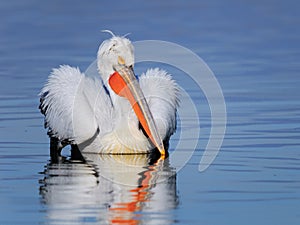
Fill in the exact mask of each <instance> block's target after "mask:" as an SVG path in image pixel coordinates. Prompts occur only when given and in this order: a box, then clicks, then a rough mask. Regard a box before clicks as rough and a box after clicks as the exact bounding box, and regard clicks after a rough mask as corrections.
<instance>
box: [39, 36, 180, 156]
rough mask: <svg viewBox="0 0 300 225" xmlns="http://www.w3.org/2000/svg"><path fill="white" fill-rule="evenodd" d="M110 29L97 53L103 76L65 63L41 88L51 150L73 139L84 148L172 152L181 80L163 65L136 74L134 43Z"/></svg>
mask: <svg viewBox="0 0 300 225" xmlns="http://www.w3.org/2000/svg"><path fill="white" fill-rule="evenodd" d="M110 33H111V32H110ZM111 35H112V37H111V38H110V39H108V40H105V41H104V42H103V43H102V44H101V45H100V47H99V50H98V53H97V68H98V72H99V76H97V77H91V76H88V75H86V74H84V73H82V72H80V70H79V69H78V68H75V67H71V66H68V65H61V66H60V67H59V68H54V69H53V70H52V72H51V74H50V75H49V77H48V81H47V82H46V84H45V85H44V87H43V88H42V90H41V92H40V94H39V95H40V110H41V112H42V114H44V116H45V128H47V129H48V135H49V136H50V153H52V154H53V151H55V152H56V153H58V154H60V151H61V149H62V148H63V147H64V146H66V145H68V144H70V145H71V146H77V147H78V148H79V150H80V151H81V152H83V153H85V152H88V153H103V154H138V153H151V152H154V151H156V152H157V150H158V151H159V152H160V154H161V156H164V155H165V154H166V153H167V149H168V143H169V139H170V137H171V135H172V134H173V133H174V132H175V130H176V111H177V107H178V93H179V89H178V85H177V84H176V82H175V81H174V80H173V79H172V77H171V75H169V74H168V73H167V72H166V71H164V70H161V69H158V68H155V69H148V70H147V71H146V73H143V74H142V75H141V76H140V77H137V76H136V75H135V73H134V70H133V68H134V48H133V45H132V43H131V42H130V40H129V39H128V38H126V37H124V36H123V37H121V36H116V35H114V34H113V33H111ZM53 149H55V150H53Z"/></svg>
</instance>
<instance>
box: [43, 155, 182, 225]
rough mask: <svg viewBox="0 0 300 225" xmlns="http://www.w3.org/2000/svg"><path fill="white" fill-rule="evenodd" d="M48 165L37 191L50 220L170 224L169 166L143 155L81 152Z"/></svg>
mask: <svg viewBox="0 0 300 225" xmlns="http://www.w3.org/2000/svg"><path fill="white" fill-rule="evenodd" d="M84 158H85V160H86V161H85V162H82V161H75V160H65V161H64V162H61V163H56V164H52V163H49V164H47V165H46V167H45V171H44V174H45V176H44V179H43V180H41V181H40V182H41V186H40V194H41V197H42V201H43V202H44V203H45V205H46V214H47V217H48V221H49V222H50V223H51V224H82V223H84V224H93V223H97V224H98V223H99V222H100V224H145V223H146V224H171V223H173V222H174V218H173V216H172V214H171V212H170V210H171V209H174V208H175V207H176V206H177V204H178V197H177V191H176V173H175V169H174V168H172V167H171V166H170V165H169V161H168V160H164V161H163V160H160V161H157V162H155V163H152V162H151V163H149V162H150V161H149V157H148V156H147V155H96V154H85V155H84Z"/></svg>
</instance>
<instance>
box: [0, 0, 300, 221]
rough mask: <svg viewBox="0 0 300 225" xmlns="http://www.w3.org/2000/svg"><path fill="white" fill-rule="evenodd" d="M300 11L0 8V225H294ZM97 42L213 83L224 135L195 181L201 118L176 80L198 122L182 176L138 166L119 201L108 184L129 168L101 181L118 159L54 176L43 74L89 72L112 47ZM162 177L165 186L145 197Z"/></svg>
mask: <svg viewBox="0 0 300 225" xmlns="http://www.w3.org/2000/svg"><path fill="white" fill-rule="evenodd" d="M298 9H299V3H298V1H292V0H287V1H278V0H274V1H271V0H263V1H238V0H229V1H215V0H213V1H179V0H178V1H156V0H154V1H147V2H142V3H141V2H140V1H131V2H126V1H118V2H115V1H109V2H100V1H95V0H94V1H43V2H41V1H37V0H28V1H16V0H10V1H2V2H0V81H1V82H0V224H59V223H62V224H106V223H108V224H109V223H111V224H114V223H115V224H118V223H127V224H138V223H142V224H299V223H300V211H299V208H300V191H299V190H300V148H299V147H300V141H299V140H300V139H299V137H300V135H299V131H300V104H299V103H300V102H299V94H300V93H299V85H300V76H299V71H300V64H299V59H300V41H299V40H300V30H299V29H298V28H299V25H300V14H299V12H298V11H299V10H298ZM103 29H110V30H112V31H113V32H115V33H116V34H119V35H124V34H127V33H129V32H130V33H131V34H130V35H129V36H128V37H129V38H130V39H131V40H132V41H138V40H147V39H155V40H165V41H170V42H175V43H177V44H180V45H182V46H185V47H187V48H189V49H191V50H192V51H194V52H195V53H197V54H198V55H199V56H200V57H201V58H202V59H203V60H204V61H205V62H206V63H207V64H208V65H209V67H210V68H211V69H212V70H213V71H214V73H215V75H216V77H217V79H218V81H219V83H220V85H221V87H222V90H223V92H224V97H225V100H226V105H227V113H228V123H227V132H226V136H225V139H224V143H223V146H222V148H221V151H220V153H219V154H218V157H217V158H216V160H215V161H214V163H213V164H212V165H211V166H210V167H209V169H208V170H206V171H205V172H203V173H200V172H199V171H198V164H199V161H200V158H201V156H202V153H203V150H204V149H205V146H206V144H207V141H208V138H209V130H210V117H209V107H208V106H207V104H206V102H205V97H204V96H203V93H201V91H199V90H197V89H196V87H195V86H193V85H194V84H193V83H189V81H186V80H185V79H181V76H180V71H176V70H175V69H172V68H170V70H171V72H172V73H173V76H174V78H175V79H176V80H177V81H178V83H179V84H180V85H181V86H183V87H185V90H186V91H187V92H188V93H189V94H190V96H191V97H192V99H193V101H194V103H195V104H196V105H197V109H198V112H199V115H200V121H201V134H200V138H199V144H198V146H197V149H196V151H195V152H194V155H193V157H192V158H191V159H190V161H189V162H188V163H187V164H186V166H185V167H184V168H183V169H182V170H180V172H179V173H177V174H176V175H175V174H174V168H173V167H172V162H169V161H166V162H164V163H161V164H162V165H157V166H151V165H149V164H148V163H147V161H145V160H146V159H143V158H134V159H131V160H129V162H130V163H131V164H132V163H134V164H135V165H136V166H135V167H133V168H134V169H133V170H128V171H125V172H126V173H127V176H128V175H130V174H133V175H132V176H130V177H132V180H128V182H132V183H130V184H131V186H126V187H122V186H119V183H118V179H117V178H118V176H119V175H118V173H119V172H120V171H122V170H124V168H131V167H127V166H126V163H125V164H124V165H123V164H122V165H121V167H116V168H115V169H116V173H113V172H110V176H111V179H110V180H106V179H102V177H101V176H99V174H98V172H99V170H100V171H104V172H105V171H110V166H111V165H112V164H113V165H116V161H117V162H120V159H114V158H110V159H103V158H101V157H100V156H99V157H94V158H93V157H92V158H89V159H88V163H86V164H83V163H82V162H79V161H78V162H77V161H73V162H70V161H66V163H63V164H61V165H53V164H49V151H48V149H49V140H48V137H47V135H46V131H45V130H44V128H43V118H42V116H41V115H40V113H39V111H38V109H37V107H38V104H39V99H38V96H37V95H38V93H39V91H40V89H41V87H42V85H43V84H44V83H45V81H46V79H47V76H48V74H49V72H50V71H51V68H53V67H57V66H58V65H60V64H70V65H72V66H78V67H80V68H81V70H82V71H84V70H85V69H86V68H87V67H88V66H89V64H90V63H91V62H92V61H93V60H95V57H96V52H97V49H98V46H99V44H100V43H101V42H102V41H103V40H104V39H106V38H108V35H107V34H103V33H101V32H100V30H103ZM146 66H147V65H146V64H145V65H144V67H146ZM144 67H140V68H137V70H138V71H139V73H140V71H142V70H144V69H145V68H144ZM179 129H180V127H179ZM178 138H179V136H178V134H176V135H175V136H174V137H173V138H172V139H171V142H170V148H171V149H172V146H173V147H174V146H176V143H177V142H178V141H179V140H178ZM65 154H66V155H68V154H69V152H68V151H67V150H66V151H65ZM87 158H88V156H87ZM127 161H128V159H122V162H127ZM109 162H111V164H109ZM124 166H125V167H124ZM118 169H119V170H118ZM116 174H117V175H116ZM164 176H167V177H170V179H168V180H167V182H163V183H158V184H157V185H154V184H153V183H152V180H157V179H158V180H159V179H161V178H162V177H164ZM116 177H117V178H116ZM147 177H148V178H151V179H147ZM76 188H77V189H76ZM138 188H140V189H138ZM124 196H125V197H124ZM128 207H129V208H128ZM124 209H126V210H124ZM124 211H125V213H124Z"/></svg>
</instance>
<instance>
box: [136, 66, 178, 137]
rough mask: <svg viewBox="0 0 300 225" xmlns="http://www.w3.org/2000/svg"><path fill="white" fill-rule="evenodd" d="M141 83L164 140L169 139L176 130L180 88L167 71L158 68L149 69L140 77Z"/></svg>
mask: <svg viewBox="0 0 300 225" xmlns="http://www.w3.org/2000/svg"><path fill="white" fill-rule="evenodd" d="M139 83H140V86H141V89H142V90H143V93H144V95H145V98H146V99H147V102H148V105H149V108H150V111H151V113H152V115H153V118H154V121H155V122H156V126H157V129H158V132H159V134H160V136H161V137H162V139H163V140H165V141H168V140H169V138H170V136H171V135H172V134H173V133H174V132H175V130H176V109H177V106H178V102H179V99H178V98H179V88H178V85H177V84H176V82H175V81H174V80H173V79H172V77H171V75H169V74H168V73H167V72H166V71H164V70H160V69H158V68H155V69H149V70H147V72H146V73H145V74H142V75H141V76H140V78H139Z"/></svg>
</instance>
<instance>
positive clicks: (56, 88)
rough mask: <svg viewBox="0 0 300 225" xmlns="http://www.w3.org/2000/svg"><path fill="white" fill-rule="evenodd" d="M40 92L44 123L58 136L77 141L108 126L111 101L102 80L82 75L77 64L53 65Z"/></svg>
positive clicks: (82, 140)
mask: <svg viewBox="0 0 300 225" xmlns="http://www.w3.org/2000/svg"><path fill="white" fill-rule="evenodd" d="M40 96H41V105H40V108H41V111H42V113H43V114H44V115H45V126H46V127H48V128H49V131H50V133H51V135H53V136H55V137H57V138H59V140H66V139H67V140H72V141H74V142H75V143H76V144H79V143H82V142H84V141H86V140H88V139H90V138H92V137H93V136H94V135H95V134H96V133H97V132H99V130H100V131H102V132H104V131H105V129H108V130H109V129H111V126H110V124H107V121H108V120H109V118H110V115H111V110H112V107H111V101H110V97H109V95H108V94H107V93H106V91H105V89H104V87H103V84H102V81H101V80H100V79H97V78H91V77H86V76H85V75H84V74H83V73H81V72H80V71H79V69H78V68H74V67H70V66H66V65H64V66H60V67H59V68H57V69H53V71H52V73H51V74H50V76H49V79H48V82H47V83H46V85H45V86H44V88H43V89H42V91H41V93H40Z"/></svg>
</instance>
